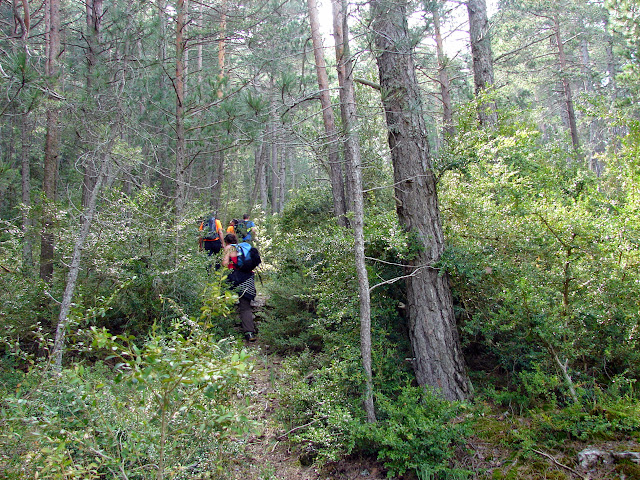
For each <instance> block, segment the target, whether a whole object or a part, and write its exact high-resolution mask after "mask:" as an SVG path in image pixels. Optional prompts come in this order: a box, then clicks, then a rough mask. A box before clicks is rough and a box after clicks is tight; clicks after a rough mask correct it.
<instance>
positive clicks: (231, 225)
mask: <svg viewBox="0 0 640 480" xmlns="http://www.w3.org/2000/svg"><path fill="white" fill-rule="evenodd" d="M236 225H238V219H237V218H234V219H232V220H229V226H228V227H227V233H236Z"/></svg>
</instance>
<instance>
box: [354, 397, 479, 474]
mask: <svg viewBox="0 0 640 480" xmlns="http://www.w3.org/2000/svg"><path fill="white" fill-rule="evenodd" d="M376 406H377V416H378V422H377V423H375V424H361V425H360V426H359V427H358V429H357V433H356V447H355V448H356V449H359V450H361V451H362V452H365V453H369V454H373V455H377V458H378V460H380V461H382V462H383V464H384V466H385V467H386V468H388V476H390V477H391V476H397V475H404V474H405V472H408V471H412V472H415V473H416V474H417V475H419V476H420V477H421V478H425V479H427V478H434V477H433V475H437V477H435V478H454V477H455V478H466V477H467V475H470V474H471V472H467V471H464V470H461V469H456V468H454V467H453V466H452V459H453V456H454V453H455V449H456V448H457V447H458V446H460V445H463V444H464V443H465V440H466V438H467V437H468V436H469V435H470V434H471V428H470V421H469V420H468V419H467V417H466V416H465V415H464V407H463V405H461V404H458V403H453V402H448V401H445V400H442V399H441V398H440V397H438V396H437V395H435V394H433V393H430V392H428V391H427V390H425V389H424V388H421V387H413V386H406V387H404V388H403V389H402V391H401V393H400V395H399V396H398V397H397V398H396V399H391V398H388V397H385V396H382V395H377V396H376Z"/></svg>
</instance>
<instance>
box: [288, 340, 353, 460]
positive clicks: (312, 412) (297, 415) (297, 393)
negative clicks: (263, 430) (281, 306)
mask: <svg viewBox="0 0 640 480" xmlns="http://www.w3.org/2000/svg"><path fill="white" fill-rule="evenodd" d="M339 357H341V358H339ZM322 363H323V362H322V360H321V359H320V358H313V357H312V356H311V354H310V352H309V351H306V352H303V354H301V355H300V356H299V357H290V358H288V359H287V361H286V362H285V363H284V364H283V366H282V380H281V381H280V383H279V385H278V392H279V395H280V411H279V412H278V416H279V418H280V420H281V421H282V422H283V423H284V424H285V427H287V428H288V429H294V428H295V432H294V433H292V434H291V435H290V437H289V438H290V440H292V441H293V442H295V443H296V444H298V445H299V448H300V449H301V453H302V456H303V461H305V462H308V463H311V462H313V461H315V462H317V463H318V464H323V463H325V462H327V461H337V460H339V459H340V458H341V457H343V456H344V455H347V454H349V453H351V451H352V449H353V446H354V441H355V438H354V437H353V429H354V425H355V424H356V423H357V421H356V420H357V419H358V418H361V417H362V411H361V408H360V407H359V406H358V404H357V402H354V400H355V399H356V398H358V397H359V395H360V389H361V388H362V385H363V377H362V374H361V372H360V367H359V358H358V352H357V350H356V349H355V348H354V347H351V348H349V347H347V348H344V349H342V351H340V352H339V355H338V352H336V355H335V356H334V360H332V361H331V362H330V363H327V364H326V365H322ZM313 366H315V367H316V368H312V367H313Z"/></svg>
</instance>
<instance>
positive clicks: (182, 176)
mask: <svg viewBox="0 0 640 480" xmlns="http://www.w3.org/2000/svg"><path fill="white" fill-rule="evenodd" d="M184 2H185V0H177V2H176V78H175V82H174V85H175V95H176V117H175V118H176V196H175V214H176V224H178V223H179V222H180V217H181V216H182V212H183V210H184V205H185V201H186V195H187V192H186V190H187V182H186V150H185V149H186V138H185V128H184V101H185V98H184V94H185V84H184V80H185V78H184V60H185V38H184V29H185V25H186V12H185V5H184Z"/></svg>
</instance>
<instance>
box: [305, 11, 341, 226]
mask: <svg viewBox="0 0 640 480" xmlns="http://www.w3.org/2000/svg"><path fill="white" fill-rule="evenodd" d="M307 8H308V10H309V23H310V24H311V40H312V42H313V55H314V58H315V61H316V75H317V77H318V88H319V90H320V106H321V108H322V121H323V123H324V131H325V135H326V136H327V142H328V143H327V149H328V157H329V179H330V181H331V193H332V198H333V212H334V215H335V216H336V218H337V221H338V225H340V226H342V227H346V226H347V217H346V216H345V213H346V210H347V205H346V200H345V192H344V177H343V172H342V164H341V163H340V157H339V155H338V142H339V140H338V134H337V133H336V122H335V118H334V116H333V108H332V106H331V96H330V95H329V76H328V75H327V66H326V63H325V61H324V48H323V45H322V36H321V34H320V21H319V19H318V6H317V3H316V0H307Z"/></svg>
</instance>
